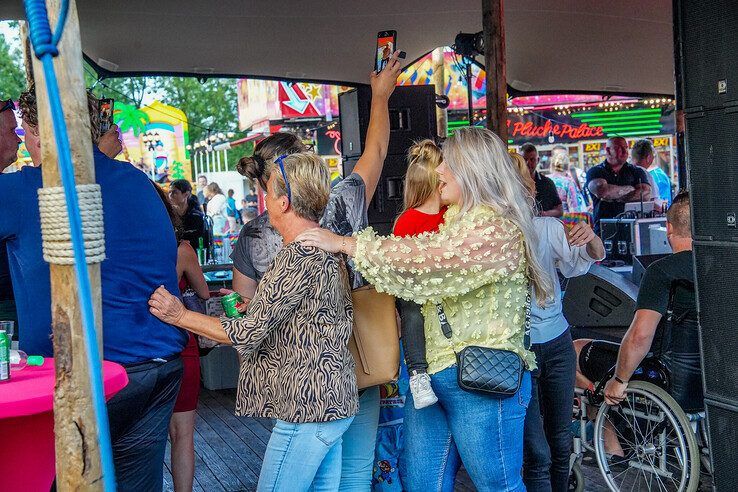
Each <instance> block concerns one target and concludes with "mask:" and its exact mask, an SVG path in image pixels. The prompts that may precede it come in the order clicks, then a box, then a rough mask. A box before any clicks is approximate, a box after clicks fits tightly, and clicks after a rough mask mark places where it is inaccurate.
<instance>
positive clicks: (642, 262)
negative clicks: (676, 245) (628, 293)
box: [631, 254, 669, 287]
mask: <svg viewBox="0 0 738 492" xmlns="http://www.w3.org/2000/svg"><path fill="white" fill-rule="evenodd" d="M667 256H669V254H662V255H640V256H634V257H633V273H632V277H631V278H632V279H633V284H634V285H636V286H638V287H640V285H641V280H643V274H644V273H646V269H647V268H648V267H649V266H650V265H651V263H653V262H654V261H656V260H660V259H661V258H665V257H667Z"/></svg>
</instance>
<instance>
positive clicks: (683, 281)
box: [575, 192, 702, 411]
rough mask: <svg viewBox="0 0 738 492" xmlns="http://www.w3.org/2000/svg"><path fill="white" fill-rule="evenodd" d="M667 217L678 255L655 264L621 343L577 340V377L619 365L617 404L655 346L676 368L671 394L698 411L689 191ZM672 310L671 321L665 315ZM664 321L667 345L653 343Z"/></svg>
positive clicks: (608, 391) (613, 395)
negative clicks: (666, 327) (578, 372)
mask: <svg viewBox="0 0 738 492" xmlns="http://www.w3.org/2000/svg"><path fill="white" fill-rule="evenodd" d="M666 218H667V224H666V229H667V237H668V238H669V244H670V245H671V248H672V250H673V251H674V254H672V255H669V256H667V257H666V258H662V259H660V260H658V261H656V262H654V263H652V264H651V265H650V266H649V267H648V269H647V270H646V273H645V274H644V276H643V280H642V281H641V287H640V290H639V292H638V300H637V303H636V312H635V316H634V317H633V322H632V323H631V325H630V328H629V329H628V332H627V333H626V334H625V337H623V342H622V344H621V345H620V346H619V347H618V346H617V344H612V343H610V342H601V341H595V342H592V341H589V340H577V341H575V348H577V351H578V352H579V357H578V359H579V361H578V362H579V370H580V372H581V374H579V375H578V379H579V383H584V384H588V383H591V382H595V381H599V380H602V379H603V378H604V377H605V376H606V375H607V373H608V372H609V371H610V369H611V368H612V367H613V366H614V367H615V374H614V376H613V377H612V378H611V379H610V380H609V381H608V382H607V384H606V385H605V401H606V402H607V403H609V404H611V405H616V404H618V403H620V402H621V401H622V400H623V398H624V397H625V389H626V388H627V386H628V381H629V380H630V378H631V377H632V376H633V374H634V372H636V369H637V368H638V366H639V365H640V364H641V362H642V361H643V359H644V358H645V357H646V355H647V354H648V352H649V351H650V350H652V348H653V347H656V348H657V350H656V352H657V353H658V356H659V358H660V359H661V360H662V361H663V362H665V363H666V365H667V367H669V370H670V371H671V378H670V381H671V388H670V393H671V395H672V396H673V397H674V399H676V400H677V402H678V403H679V404H680V405H681V406H682V408H683V409H684V410H685V411H696V410H699V409H700V408H701V406H702V378H701V367H700V347H699V337H698V335H699V333H698V330H697V322H696V319H697V318H696V314H697V302H696V300H695V294H694V270H693V260H692V234H691V225H690V212H689V194H688V193H687V192H682V193H680V194H679V195H677V196H676V197H675V198H674V201H673V203H672V205H671V207H669V211H668V212H667V215H666ZM672 293H673V300H672V301H671V306H669V304H670V299H671V298H672ZM669 308H671V310H672V312H671V316H670V318H671V319H664V317H665V316H666V315H667V312H668V310H669ZM662 320H664V321H668V322H670V323H671V327H670V330H666V331H664V329H665V326H663V324H662ZM675 320H676V321H675ZM660 325H661V330H660V333H668V332H670V336H669V339H668V340H666V339H665V340H663V343H662V340H657V342H656V344H654V343H653V342H654V338H655V335H656V333H657V328H659V326H660ZM584 378H586V380H584Z"/></svg>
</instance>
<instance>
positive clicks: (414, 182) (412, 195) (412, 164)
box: [402, 139, 443, 212]
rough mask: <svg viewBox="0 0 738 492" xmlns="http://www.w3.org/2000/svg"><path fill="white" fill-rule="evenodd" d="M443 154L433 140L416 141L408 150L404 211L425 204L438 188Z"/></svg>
mask: <svg viewBox="0 0 738 492" xmlns="http://www.w3.org/2000/svg"><path fill="white" fill-rule="evenodd" d="M442 160H443V154H442V153H441V149H440V147H438V145H436V144H435V143H434V142H433V141H432V140H430V139H426V140H421V141H419V142H415V143H414V144H413V146H412V147H410V149H409V150H408V152H407V161H408V165H407V173H406V174H405V191H404V194H403V202H404V207H403V210H402V211H403V212H404V211H405V210H407V209H410V208H417V207H419V206H421V205H423V204H424V203H425V202H426V201H428V198H430V197H431V196H432V195H433V193H435V192H436V191H437V190H438V173H437V172H436V168H437V167H438V166H440V165H441V161H442Z"/></svg>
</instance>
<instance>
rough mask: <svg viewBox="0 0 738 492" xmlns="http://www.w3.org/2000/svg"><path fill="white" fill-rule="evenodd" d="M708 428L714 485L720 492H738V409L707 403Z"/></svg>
mask: <svg viewBox="0 0 738 492" xmlns="http://www.w3.org/2000/svg"><path fill="white" fill-rule="evenodd" d="M705 409H706V414H707V428H708V430H709V435H710V450H711V456H712V466H713V483H714V484H715V490H717V491H718V492H723V491H725V492H729V491H730V492H732V491H734V490H738V466H736V458H735V443H736V442H738V408H733V409H729V407H728V406H727V405H720V404H719V403H714V402H711V401H709V400H707V401H705Z"/></svg>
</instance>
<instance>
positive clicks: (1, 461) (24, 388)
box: [0, 359, 128, 492]
mask: <svg viewBox="0 0 738 492" xmlns="http://www.w3.org/2000/svg"><path fill="white" fill-rule="evenodd" d="M103 374H104V384H105V398H106V399H109V398H110V397H112V396H113V395H115V394H116V393H117V392H118V391H120V390H121V389H123V388H124V387H125V386H126V384H128V375H127V374H126V371H125V369H123V367H122V366H120V365H118V364H116V363H114V362H103ZM53 406H54V359H45V360H44V365H43V366H41V367H26V368H25V369H23V370H22V371H19V372H16V373H13V375H12V377H11V379H10V381H6V382H3V383H0V436H1V437H2V438H1V439H0V490H3V491H9V492H11V491H29V492H35V491H43V492H48V491H49V489H50V488H51V483H52V482H53V481H54V474H55V465H54V414H53Z"/></svg>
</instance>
